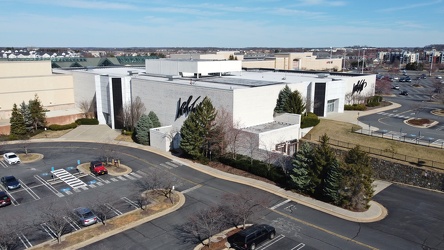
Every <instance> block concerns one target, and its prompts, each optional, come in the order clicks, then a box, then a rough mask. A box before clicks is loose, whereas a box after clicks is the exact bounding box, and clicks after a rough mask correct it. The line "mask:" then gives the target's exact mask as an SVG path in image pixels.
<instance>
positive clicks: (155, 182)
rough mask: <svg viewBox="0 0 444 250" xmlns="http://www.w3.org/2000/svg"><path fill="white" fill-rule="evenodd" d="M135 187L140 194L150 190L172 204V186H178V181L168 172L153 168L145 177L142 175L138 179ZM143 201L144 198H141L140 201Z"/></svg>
mask: <svg viewBox="0 0 444 250" xmlns="http://www.w3.org/2000/svg"><path fill="white" fill-rule="evenodd" d="M136 185H137V186H138V187H139V189H140V190H141V191H142V192H145V191H147V190H150V191H152V192H154V193H155V194H158V195H162V196H164V197H166V198H168V199H169V200H170V201H171V202H173V200H172V194H173V190H174V186H177V185H180V180H179V179H178V178H177V177H176V176H174V175H173V174H172V173H170V172H168V171H165V170H161V169H157V168H155V169H152V170H151V171H149V172H148V173H147V175H144V176H143V177H142V178H140V179H138V180H137V182H136ZM143 199H144V197H141V201H142V200H143ZM142 202H144V201H142Z"/></svg>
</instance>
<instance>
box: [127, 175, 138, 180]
mask: <svg viewBox="0 0 444 250" xmlns="http://www.w3.org/2000/svg"><path fill="white" fill-rule="evenodd" d="M124 176H125V177H126V178H128V179H130V180H135V179H136V178H134V177H132V176H130V175H129V174H126V175H124Z"/></svg>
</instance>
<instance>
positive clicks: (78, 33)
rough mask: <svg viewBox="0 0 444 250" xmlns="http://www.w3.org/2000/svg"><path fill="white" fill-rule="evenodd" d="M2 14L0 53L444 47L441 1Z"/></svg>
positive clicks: (268, 0) (50, 4)
mask: <svg viewBox="0 0 444 250" xmlns="http://www.w3.org/2000/svg"><path fill="white" fill-rule="evenodd" d="M0 9H1V14H0V46H15V47H22V46H38V47H53V46H60V47H85V46H92V47H200V46H209V47H226V48H230V47H241V48H242V47H255V46H257V47H262V46H264V47H289V48H299V47H330V46H333V47H341V46H350V45H368V46H378V47H384V46H388V47H402V46H406V47H414V46H419V47H422V46H425V45H429V44H438V43H444V0H292V1H289V0H288V1H287V0H235V1H234V0H224V1H209V0H206V1H205V0H171V1H169V0H146V1H145V0H126V1H123V0H122V1H120V0H0Z"/></svg>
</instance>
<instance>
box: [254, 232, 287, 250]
mask: <svg viewBox="0 0 444 250" xmlns="http://www.w3.org/2000/svg"><path fill="white" fill-rule="evenodd" d="M283 238H285V235H283V234H280V235H278V236H276V237H275V238H274V239H272V240H270V241H268V242H267V243H265V244H263V245H262V246H260V247H258V248H256V249H257V250H261V249H267V248H269V247H270V246H271V245H273V244H275V243H276V242H278V241H280V240H282V239H283Z"/></svg>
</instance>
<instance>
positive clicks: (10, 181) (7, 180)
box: [1, 175, 21, 190]
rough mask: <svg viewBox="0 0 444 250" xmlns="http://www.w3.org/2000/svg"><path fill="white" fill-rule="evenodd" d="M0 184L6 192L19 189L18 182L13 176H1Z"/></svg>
mask: <svg viewBox="0 0 444 250" xmlns="http://www.w3.org/2000/svg"><path fill="white" fill-rule="evenodd" d="M1 182H2V184H3V186H5V188H7V189H8V190H12V189H17V188H19V187H21V185H20V182H19V181H18V180H17V179H16V178H15V177H14V176H12V175H11V176H3V177H2V179H1Z"/></svg>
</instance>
